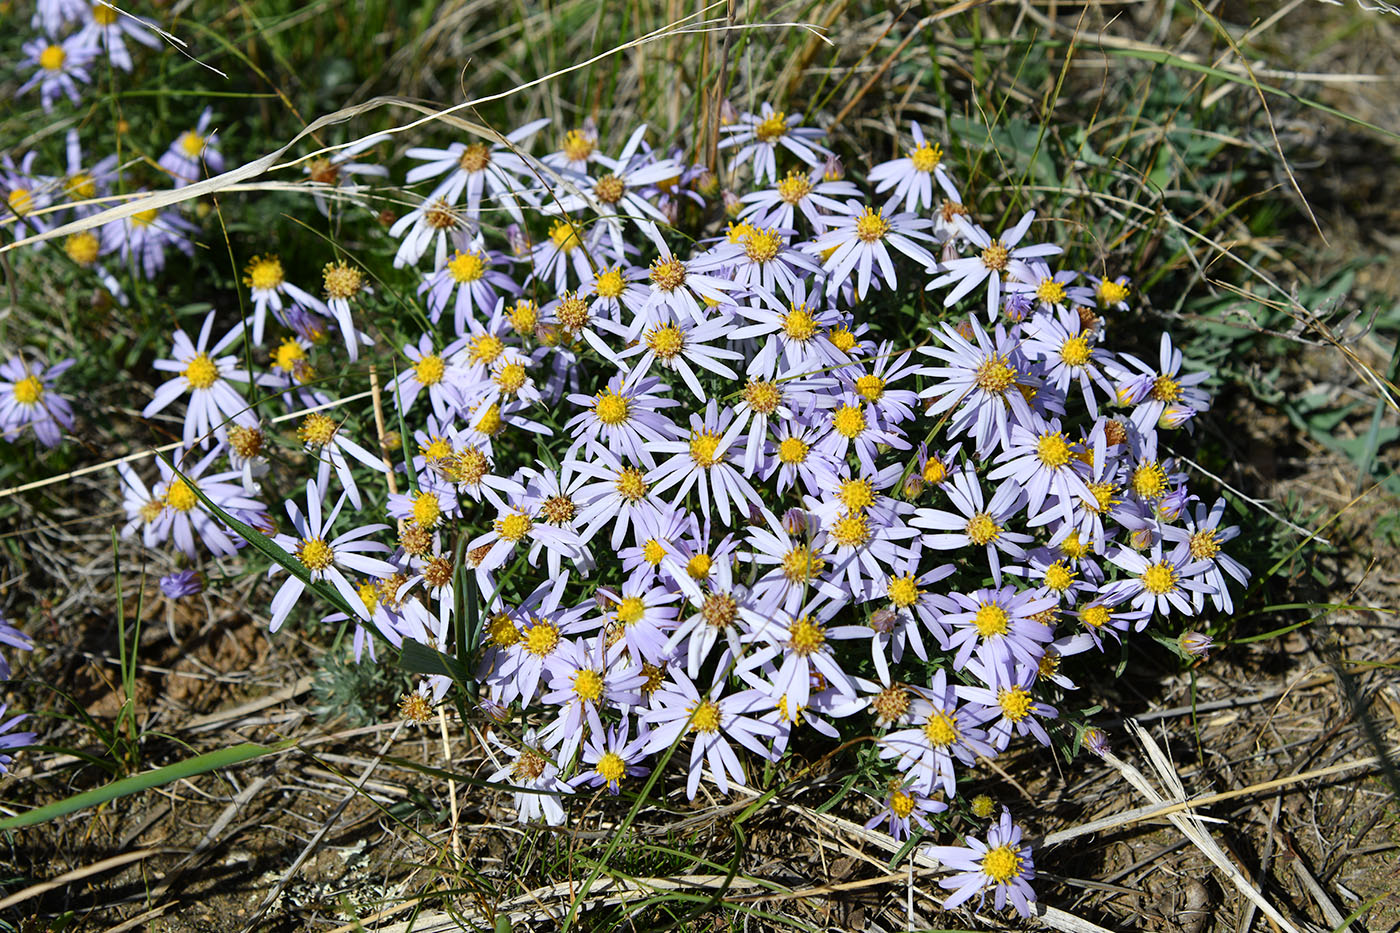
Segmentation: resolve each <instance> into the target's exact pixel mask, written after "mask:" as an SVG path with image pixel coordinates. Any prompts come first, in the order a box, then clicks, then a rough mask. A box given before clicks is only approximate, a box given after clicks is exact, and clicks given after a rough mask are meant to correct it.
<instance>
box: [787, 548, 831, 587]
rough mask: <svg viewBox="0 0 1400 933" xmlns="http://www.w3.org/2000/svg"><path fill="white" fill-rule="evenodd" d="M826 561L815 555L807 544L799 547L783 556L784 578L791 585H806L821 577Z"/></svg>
mask: <svg viewBox="0 0 1400 933" xmlns="http://www.w3.org/2000/svg"><path fill="white" fill-rule="evenodd" d="M825 568H826V561H825V560H824V559H823V558H822V557H821V556H819V555H817V554H813V553H812V551H811V549H810V548H808V547H807V546H806V545H805V544H802V545H798V546H797V547H795V548H793V549H792V550H791V551H788V552H787V553H786V554H784V555H783V576H784V577H786V578H787V579H788V581H789V582H791V583H805V582H807V581H808V580H813V579H815V578H816V577H818V576H820V575H821V572H822V570H824V569H825Z"/></svg>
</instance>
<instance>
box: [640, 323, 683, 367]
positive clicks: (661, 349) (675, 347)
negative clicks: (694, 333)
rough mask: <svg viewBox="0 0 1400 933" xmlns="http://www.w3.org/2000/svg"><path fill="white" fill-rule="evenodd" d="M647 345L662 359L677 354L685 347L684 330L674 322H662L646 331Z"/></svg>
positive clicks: (667, 358) (670, 357)
mask: <svg viewBox="0 0 1400 933" xmlns="http://www.w3.org/2000/svg"><path fill="white" fill-rule="evenodd" d="M646 340H647V346H648V347H650V348H651V352H652V353H654V354H656V355H657V356H658V357H659V358H660V359H662V360H669V359H672V358H674V357H676V356H679V355H680V353H681V351H682V350H683V349H685V332H684V331H682V330H681V329H680V328H679V327H677V326H676V325H674V324H662V325H661V326H660V327H653V328H652V329H651V330H649V331H647V333H646Z"/></svg>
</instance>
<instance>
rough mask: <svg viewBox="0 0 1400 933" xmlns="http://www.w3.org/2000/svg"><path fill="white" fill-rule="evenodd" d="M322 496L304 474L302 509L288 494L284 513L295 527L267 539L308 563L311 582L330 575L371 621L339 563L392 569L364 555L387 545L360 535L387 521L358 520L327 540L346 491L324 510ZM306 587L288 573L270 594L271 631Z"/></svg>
mask: <svg viewBox="0 0 1400 933" xmlns="http://www.w3.org/2000/svg"><path fill="white" fill-rule="evenodd" d="M321 496H322V492H321V489H320V488H319V487H318V486H317V485H316V481H315V480H314V479H309V480H307V481H306V512H305V514H303V513H302V511H301V509H299V508H297V504H296V503H295V502H293V501H292V500H290V499H289V500H287V517H288V518H290V519H291V521H292V528H293V530H294V531H295V532H296V535H295V537H294V536H292V535H288V534H279V535H276V536H275V537H273V539H272V540H273V542H274V543H275V544H276V545H277V546H278V547H280V548H281V549H282V550H284V551H286V552H287V554H288V555H290V556H292V557H295V558H296V559H297V560H298V561H299V562H300V563H301V565H302V566H303V567H305V568H306V569H307V571H308V572H309V574H310V576H311V580H312V582H313V583H315V582H320V581H321V580H329V581H330V582H331V584H332V585H333V586H334V587H335V588H336V590H337V591H338V592H339V593H340V595H341V597H343V598H344V600H345V601H346V602H347V603H348V604H349V605H350V608H351V609H352V610H353V611H354V612H355V614H356V615H357V616H359V617H360V618H361V619H363V620H365V621H366V622H369V621H371V619H370V612H369V609H368V608H366V606H365V604H364V601H363V600H361V599H360V594H359V593H358V592H357V591H356V590H355V588H354V587H353V586H351V585H350V581H349V580H347V579H346V577H345V574H344V572H343V571H342V568H344V569H345V570H351V571H354V572H356V573H361V574H368V575H370V576H374V577H387V576H390V575H392V574H394V573H396V572H397V571H398V568H397V567H395V566H394V565H393V564H391V563H389V562H388V561H384V560H380V559H379V558H377V557H370V556H369V554H371V553H387V552H388V551H389V547H388V545H385V544H379V543H377V542H374V541H365V540H363V539H364V538H365V537H366V536H367V535H372V534H374V533H376V532H379V531H384V530H385V529H386V528H387V527H388V526H387V525H362V526H360V527H359V528H356V529H354V530H353V531H347V532H345V533H344V534H342V535H339V536H337V537H335V538H332V539H331V540H330V541H327V540H326V537H327V535H328V534H329V531H330V527H331V526H332V525H334V524H335V520H336V518H337V517H338V516H339V515H340V509H341V507H342V506H343V505H344V504H345V496H344V494H342V495H341V497H340V500H339V501H338V502H336V504H335V507H334V508H333V509H331V511H330V514H329V515H323V514H322V511H321V509H322V504H321ZM281 569H282V568H281V567H280V566H277V565H273V566H272V567H269V568H268V571H267V573H268V576H269V577H270V576H273V575H274V574H276V573H278V572H279V571H281ZM305 591H306V584H305V583H303V582H302V581H301V580H300V579H298V578H297V577H295V576H292V575H288V577H287V579H286V580H285V581H284V582H283V583H282V586H281V588H280V589H278V591H277V595H276V596H274V597H273V598H272V605H271V613H272V621H271V627H270V631H273V632H275V631H277V630H278V629H279V628H281V627H282V623H283V622H285V621H286V619H287V616H288V615H290V614H291V611H292V609H293V608H294V607H295V606H296V604H297V600H298V599H300V598H301V595H302V593H304V592H305Z"/></svg>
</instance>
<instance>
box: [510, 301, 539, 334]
mask: <svg viewBox="0 0 1400 933" xmlns="http://www.w3.org/2000/svg"><path fill="white" fill-rule="evenodd" d="M508 320H509V321H510V327H511V330H513V331H515V332H516V333H517V334H519V335H521V336H522V337H528V336H530V335H531V334H533V333H534V332H535V325H537V324H538V323H539V321H540V309H539V306H538V305H536V304H535V303H534V302H533V301H530V300H529V299H528V298H521V299H520V300H519V301H517V302H516V303H515V304H514V305H513V306H512V307H511V309H510V316H509V318H508Z"/></svg>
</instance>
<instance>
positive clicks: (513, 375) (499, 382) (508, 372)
mask: <svg viewBox="0 0 1400 933" xmlns="http://www.w3.org/2000/svg"><path fill="white" fill-rule="evenodd" d="M526 378H527V376H526V373H525V367H524V366H523V365H521V364H520V363H514V362H512V363H507V364H505V365H504V366H502V367H501V368H500V369H499V370H497V372H496V375H495V376H493V377H492V379H494V380H495V382H496V386H497V387H498V388H499V389H500V390H501V394H502V395H514V394H515V393H516V392H519V391H520V389H521V388H522V387H523V386H524V385H525V380H526Z"/></svg>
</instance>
